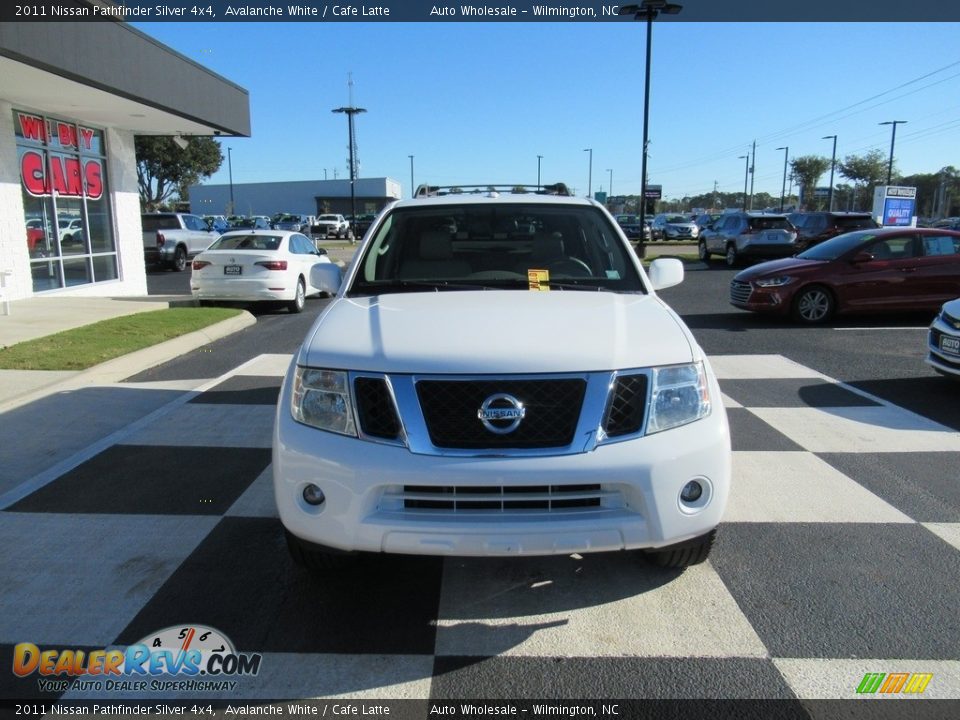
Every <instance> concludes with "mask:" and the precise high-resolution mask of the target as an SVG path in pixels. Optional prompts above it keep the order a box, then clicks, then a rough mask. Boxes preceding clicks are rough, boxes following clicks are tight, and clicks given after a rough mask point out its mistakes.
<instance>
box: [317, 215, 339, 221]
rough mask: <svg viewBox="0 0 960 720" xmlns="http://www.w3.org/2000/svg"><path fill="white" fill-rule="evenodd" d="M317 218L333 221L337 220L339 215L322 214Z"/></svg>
mask: <svg viewBox="0 0 960 720" xmlns="http://www.w3.org/2000/svg"><path fill="white" fill-rule="evenodd" d="M317 219H318V220H331V221H333V222H337V216H336V215H321V216H320V217H319V218H317Z"/></svg>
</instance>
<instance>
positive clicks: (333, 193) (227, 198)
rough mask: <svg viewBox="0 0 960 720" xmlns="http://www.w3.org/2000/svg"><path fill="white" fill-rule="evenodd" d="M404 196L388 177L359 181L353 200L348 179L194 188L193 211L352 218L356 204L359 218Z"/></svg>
mask: <svg viewBox="0 0 960 720" xmlns="http://www.w3.org/2000/svg"><path fill="white" fill-rule="evenodd" d="M400 193H401V188H400V183H399V182H397V181H396V180H391V179H390V178H387V177H382V178H359V179H357V180H355V181H354V188H353V198H352V199H351V194H350V180H344V179H340V180H302V181H292V182H265V183H233V184H230V185H193V186H191V187H190V209H191V211H193V212H194V213H196V214H197V215H275V214H276V213H281V212H283V213H295V214H298V215H323V214H324V213H339V214H341V215H352V214H353V210H352V206H354V205H355V206H356V208H357V215H358V216H359V215H372V214H374V213H377V212H380V210H381V209H382V208H383V207H384V206H385V205H386V204H387V203H389V202H392V201H394V200H399V199H400Z"/></svg>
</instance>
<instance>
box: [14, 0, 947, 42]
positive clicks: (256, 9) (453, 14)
mask: <svg viewBox="0 0 960 720" xmlns="http://www.w3.org/2000/svg"><path fill="white" fill-rule="evenodd" d="M670 4H671V5H672V6H673V7H672V8H671V9H672V10H675V9H676V7H677V6H680V8H681V9H680V10H679V11H677V12H676V13H675V14H674V13H669V14H668V13H667V12H663V13H660V14H658V15H657V16H656V22H893V23H897V22H899V23H904V22H960V3H956V2H944V0H912V1H911V2H904V1H903V0H803V1H802V2H792V3H786V2H774V1H771V0H727V1H725V2H723V1H720V0H683V1H682V2H677V3H670ZM639 6H640V3H636V4H634V6H633V7H634V8H638V7H639ZM626 7H628V6H627V5H618V4H615V3H610V2H590V1H589V0H584V1H582V2H566V1H563V2H549V1H548V2H529V1H527V0H521V1H520V2H509V1H508V0H494V1H493V2H469V1H468V2H459V3H456V4H453V3H451V2H444V1H443V0H440V1H439V2H422V1H420V0H379V1H374V2H367V1H366V0H360V1H356V2H340V3H338V2H317V1H316V0H299V2H287V3H282V2H271V1H270V0H247V2H232V1H230V2H228V1H225V0H159V1H157V0H124V1H122V2H120V1H117V2H111V1H110V0H46V1H43V0H41V1H39V2H18V1H16V0H14V2H4V3H3V4H2V8H0V21H4V22H57V21H60V22H63V21H67V22H71V21H94V22H102V21H123V20H126V21H130V22H265V21H266V22H302V21H306V22H333V23H336V22H631V21H632V20H634V19H638V20H646V19H647V15H646V11H645V10H642V9H638V10H637V11H635V12H633V11H628V12H624V8H626ZM892 50H893V49H892V48H883V47H878V48H877V52H888V51H892Z"/></svg>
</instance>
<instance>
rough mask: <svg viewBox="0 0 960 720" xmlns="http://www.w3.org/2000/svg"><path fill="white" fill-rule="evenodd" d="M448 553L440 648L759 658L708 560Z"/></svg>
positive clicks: (449, 651)
mask: <svg viewBox="0 0 960 720" xmlns="http://www.w3.org/2000/svg"><path fill="white" fill-rule="evenodd" d="M577 557H578V556H550V557H536V558H469V559H464V558H450V559H448V560H446V562H445V563H444V571H443V586H442V590H441V595H440V611H439V620H438V628H437V645H436V654H437V655H475V656H495V655H512V656H527V657H554V656H556V657H690V656H695V657H764V656H765V655H766V654H767V650H766V648H765V647H764V645H763V643H762V642H761V640H760V638H759V637H758V636H757V634H756V632H754V630H753V628H752V626H751V625H750V623H749V622H748V621H747V619H746V617H745V616H744V615H743V613H742V612H741V611H740V608H739V607H738V606H737V603H736V602H735V601H734V599H733V597H732V596H731V595H730V593H729V592H728V591H727V588H726V586H725V585H724V583H723V581H722V580H721V579H720V577H719V576H718V575H717V573H716V571H715V570H714V569H713V567H712V566H711V565H710V564H709V563H704V564H702V565H697V566H694V567H691V568H688V569H687V570H686V571H685V572H683V573H682V574H680V573H677V572H676V571H666V570H662V569H660V568H656V567H654V566H652V565H649V564H647V563H645V562H644V561H643V560H642V559H641V558H640V557H637V553H604V554H588V555H584V556H583V558H581V559H577Z"/></svg>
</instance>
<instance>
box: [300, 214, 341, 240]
mask: <svg viewBox="0 0 960 720" xmlns="http://www.w3.org/2000/svg"><path fill="white" fill-rule="evenodd" d="M310 229H311V231H312V232H313V233H314V234H315V235H323V236H325V237H331V236H333V237H338V238H345V237H347V236H348V235H349V234H350V223H348V222H347V219H346V218H345V217H344V216H343V215H333V214H329V213H328V214H326V215H321V216H320V217H318V218H317V221H316V222H315V223H314V224H313V227H311V228H310Z"/></svg>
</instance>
